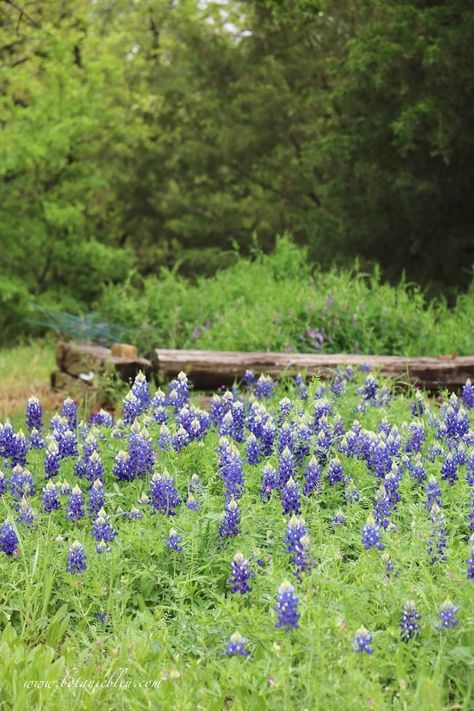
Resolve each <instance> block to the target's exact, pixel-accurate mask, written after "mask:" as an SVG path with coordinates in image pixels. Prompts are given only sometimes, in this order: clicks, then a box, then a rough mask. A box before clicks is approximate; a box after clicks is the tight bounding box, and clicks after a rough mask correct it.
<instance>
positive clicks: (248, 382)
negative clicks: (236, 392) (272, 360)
mask: <svg viewBox="0 0 474 711" xmlns="http://www.w3.org/2000/svg"><path fill="white" fill-rule="evenodd" d="M256 380H257V377H256V375H255V373H254V372H253V370H249V369H247V370H246V371H245V373H244V377H243V378H242V383H243V385H244V387H246V388H250V387H251V386H252V385H254V384H255V382H256Z"/></svg>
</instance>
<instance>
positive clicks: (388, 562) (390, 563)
mask: <svg viewBox="0 0 474 711" xmlns="http://www.w3.org/2000/svg"><path fill="white" fill-rule="evenodd" d="M382 560H383V562H384V563H385V574H386V575H387V576H389V575H390V574H391V573H393V571H394V567H393V561H392V559H391V558H390V556H389V554H388V553H382Z"/></svg>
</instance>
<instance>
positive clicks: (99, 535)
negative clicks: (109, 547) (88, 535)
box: [92, 509, 117, 543]
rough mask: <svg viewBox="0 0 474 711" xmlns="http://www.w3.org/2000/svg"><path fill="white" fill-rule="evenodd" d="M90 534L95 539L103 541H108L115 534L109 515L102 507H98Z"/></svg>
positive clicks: (111, 539)
mask: <svg viewBox="0 0 474 711" xmlns="http://www.w3.org/2000/svg"><path fill="white" fill-rule="evenodd" d="M92 535H93V536H94V538H95V539H96V540H97V541H99V542H100V541H105V543H110V541H113V539H114V538H115V536H116V535H117V531H115V530H114V529H113V528H112V526H111V525H110V522H109V517H108V516H107V514H106V513H105V511H104V509H100V511H99V513H98V514H97V518H96V519H95V520H94V522H93V524H92Z"/></svg>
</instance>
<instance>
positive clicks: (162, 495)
mask: <svg viewBox="0 0 474 711" xmlns="http://www.w3.org/2000/svg"><path fill="white" fill-rule="evenodd" d="M150 503H151V506H152V507H153V508H154V509H155V511H159V512H160V513H163V514H166V515H167V516H174V515H175V514H176V509H177V508H178V506H179V505H180V503H181V499H180V496H179V494H178V491H177V489H176V486H175V484H174V481H173V479H172V477H171V475H170V474H169V472H167V471H166V470H165V471H164V473H163V474H158V473H155V474H154V475H153V477H152V479H151V482H150Z"/></svg>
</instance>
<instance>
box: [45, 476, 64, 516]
mask: <svg viewBox="0 0 474 711" xmlns="http://www.w3.org/2000/svg"><path fill="white" fill-rule="evenodd" d="M42 505H43V509H44V510H45V511H46V512H47V513H50V511H53V510H55V509H59V507H60V503H59V494H58V490H57V488H56V485H55V484H53V482H52V481H48V483H47V484H46V486H45V487H44V489H43V498H42Z"/></svg>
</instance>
